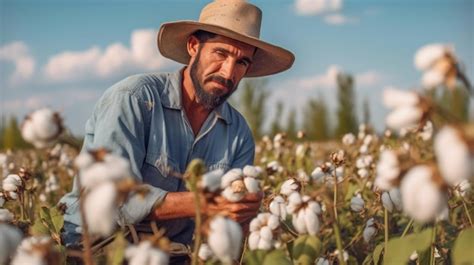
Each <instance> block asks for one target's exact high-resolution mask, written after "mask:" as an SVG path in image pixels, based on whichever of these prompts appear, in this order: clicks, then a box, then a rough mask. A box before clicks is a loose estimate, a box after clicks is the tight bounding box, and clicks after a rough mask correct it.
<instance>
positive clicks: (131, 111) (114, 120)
mask: <svg viewBox="0 0 474 265" xmlns="http://www.w3.org/2000/svg"><path fill="white" fill-rule="evenodd" d="M145 103H146V102H145V101H144V100H143V99H140V98H139V97H138V96H137V95H135V94H134V92H133V90H120V89H117V90H112V91H109V93H105V94H104V96H103V97H102V99H101V100H100V101H99V103H98V104H97V106H96V110H95V112H94V116H93V120H92V121H90V122H91V123H89V122H88V124H87V125H86V142H85V145H86V146H85V148H86V149H87V150H91V149H97V148H106V149H107V150H109V151H111V152H112V153H114V154H118V155H121V156H122V157H124V158H126V159H128V160H129V161H130V166H131V170H132V173H133V175H134V177H135V179H136V180H137V181H138V182H139V183H142V182H143V178H142V175H141V172H140V169H141V168H142V166H143V163H144V160H145V157H146V138H147V131H148V130H147V126H149V124H150V122H149V117H147V112H146V104H145ZM87 127H89V130H88V128H87ZM143 185H146V187H147V188H148V190H149V191H148V193H147V194H146V195H145V196H142V195H138V194H131V195H130V196H129V198H128V200H127V201H126V202H125V203H124V204H123V205H122V207H121V208H120V214H121V220H120V222H121V223H122V224H123V223H125V224H131V223H137V222H140V221H141V220H142V219H144V218H145V217H146V216H148V215H149V213H150V212H151V211H152V210H153V208H154V207H155V205H157V204H158V203H160V202H161V201H162V200H163V199H164V198H165V196H166V194H167V192H166V191H165V190H163V189H160V188H157V187H154V186H151V185H149V184H143Z"/></svg>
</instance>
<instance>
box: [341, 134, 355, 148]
mask: <svg viewBox="0 0 474 265" xmlns="http://www.w3.org/2000/svg"><path fill="white" fill-rule="evenodd" d="M355 140H356V138H355V136H354V134H352V133H348V134H345V135H344V136H343V137H342V143H343V144H344V145H347V146H350V145H353V144H354V143H355Z"/></svg>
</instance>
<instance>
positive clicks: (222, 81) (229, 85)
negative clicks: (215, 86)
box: [204, 75, 234, 90]
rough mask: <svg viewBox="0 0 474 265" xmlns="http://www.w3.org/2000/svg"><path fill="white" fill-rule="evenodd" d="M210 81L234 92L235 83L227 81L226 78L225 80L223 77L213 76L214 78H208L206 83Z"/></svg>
mask: <svg viewBox="0 0 474 265" xmlns="http://www.w3.org/2000/svg"><path fill="white" fill-rule="evenodd" d="M210 81H214V82H217V83H219V84H221V85H223V86H225V87H226V88H227V89H229V90H232V88H234V82H232V80H230V79H226V78H224V77H222V76H219V75H212V76H210V77H208V78H206V80H205V81H204V82H210Z"/></svg>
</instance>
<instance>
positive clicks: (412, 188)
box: [400, 165, 448, 223]
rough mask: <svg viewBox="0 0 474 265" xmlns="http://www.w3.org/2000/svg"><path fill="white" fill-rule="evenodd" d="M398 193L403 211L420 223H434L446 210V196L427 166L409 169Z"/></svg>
mask: <svg viewBox="0 0 474 265" xmlns="http://www.w3.org/2000/svg"><path fill="white" fill-rule="evenodd" d="M400 192H401V195H402V203H403V210H404V211H405V213H406V214H408V215H409V216H410V217H412V218H413V219H414V220H416V221H418V222H420V223H426V222H430V221H434V220H436V219H437V218H438V217H440V216H443V215H445V214H446V211H447V210H448V204H447V194H446V193H445V192H444V190H443V187H442V186H440V184H439V181H437V180H436V175H435V172H434V170H433V168H432V167H430V166H428V165H418V166H415V167H413V168H411V169H410V170H409V171H408V172H407V173H406V175H405V176H404V178H403V180H402V182H401V184H400Z"/></svg>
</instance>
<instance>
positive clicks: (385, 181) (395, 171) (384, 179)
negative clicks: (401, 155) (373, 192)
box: [375, 150, 400, 190]
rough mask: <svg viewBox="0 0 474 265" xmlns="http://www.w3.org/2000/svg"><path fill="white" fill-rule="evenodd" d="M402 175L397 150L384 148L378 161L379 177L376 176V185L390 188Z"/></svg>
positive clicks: (386, 188)
mask: <svg viewBox="0 0 474 265" xmlns="http://www.w3.org/2000/svg"><path fill="white" fill-rule="evenodd" d="M399 175H400V166H399V163H398V158H397V155H396V154H395V152H393V151H391V150H384V151H383V152H382V153H381V154H380V159H379V162H378V163H377V177H376V178H375V186H377V187H378V188H379V189H382V190H390V189H391V188H393V182H394V181H395V180H396V179H397V178H398V176H399Z"/></svg>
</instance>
